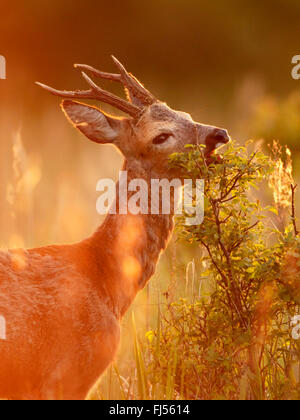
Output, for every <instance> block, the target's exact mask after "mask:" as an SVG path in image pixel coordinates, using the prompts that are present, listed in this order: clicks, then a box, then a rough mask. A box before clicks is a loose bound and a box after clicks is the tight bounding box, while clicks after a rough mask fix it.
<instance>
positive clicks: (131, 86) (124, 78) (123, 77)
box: [75, 56, 156, 106]
mask: <svg viewBox="0 0 300 420" xmlns="http://www.w3.org/2000/svg"><path fill="white" fill-rule="evenodd" d="M112 59H113V61H114V63H115V64H116V66H117V67H118V69H119V70H120V73H121V74H113V73H104V72H102V71H99V70H97V69H94V68H93V67H91V66H87V65H86V64H75V68H79V69H81V70H87V71H90V72H91V73H92V74H93V75H94V76H95V77H100V78H102V79H107V80H113V81H115V82H119V83H122V84H123V85H124V86H125V87H126V88H127V89H128V91H129V93H130V94H131V95H132V96H133V97H134V98H135V99H138V100H139V101H140V102H141V103H142V105H144V106H149V105H152V104H153V103H154V102H156V98H155V97H154V96H153V95H152V93H150V92H149V91H148V90H147V89H146V88H145V87H144V86H143V85H142V84H141V83H140V82H139V81H138V80H137V79H136V78H135V77H134V76H133V75H132V74H131V73H128V71H127V70H126V69H125V67H124V66H123V65H122V64H121V63H120V61H119V60H117V59H116V57H114V56H112Z"/></svg>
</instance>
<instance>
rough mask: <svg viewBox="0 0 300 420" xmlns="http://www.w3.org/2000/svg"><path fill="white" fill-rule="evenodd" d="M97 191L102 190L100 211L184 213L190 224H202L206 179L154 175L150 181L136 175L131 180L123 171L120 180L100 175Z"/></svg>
mask: <svg viewBox="0 0 300 420" xmlns="http://www.w3.org/2000/svg"><path fill="white" fill-rule="evenodd" d="M149 190H150V191H149ZM182 190H183V194H182ZM97 191H98V192H101V195H100V197H99V198H98V200H97V205H96V208H97V212H98V213H99V214H101V215H105V214H107V213H109V214H117V213H118V214H127V213H130V214H134V215H137V214H152V215H158V214H164V215H167V214H175V215H183V214H184V215H185V216H186V217H185V224H186V225H188V226H194V225H201V224H202V222H203V220H204V180H201V179H197V180H196V181H195V182H193V180H191V179H185V180H184V181H181V180H180V179H173V180H168V179H161V180H159V179H152V180H151V183H150V185H149V184H148V183H147V182H146V181H145V180H144V179H138V178H137V179H133V180H131V181H130V182H129V183H128V174H127V172H126V171H121V172H120V174H119V183H118V184H116V182H115V181H113V180H112V179H101V180H100V181H98V184H97ZM117 197H118V200H117ZM117 207H118V208H117Z"/></svg>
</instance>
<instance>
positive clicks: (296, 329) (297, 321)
mask: <svg viewBox="0 0 300 420" xmlns="http://www.w3.org/2000/svg"><path fill="white" fill-rule="evenodd" d="M291 326H292V327H293V329H292V337H293V340H300V315H296V316H294V317H293V318H292V320H291Z"/></svg>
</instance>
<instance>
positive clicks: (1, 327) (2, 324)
mask: <svg viewBox="0 0 300 420" xmlns="http://www.w3.org/2000/svg"><path fill="white" fill-rule="evenodd" d="M0 340H6V319H5V318H4V316H2V315H0Z"/></svg>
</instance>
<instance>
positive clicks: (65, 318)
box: [0, 101, 225, 399]
mask: <svg viewBox="0 0 300 420" xmlns="http://www.w3.org/2000/svg"><path fill="white" fill-rule="evenodd" d="M62 107H63V110H64V112H65V113H66V115H67V117H68V118H69V120H70V121H71V122H72V124H74V125H75V127H77V128H78V129H79V130H80V131H81V132H82V133H83V134H85V135H86V136H87V137H89V138H90V139H91V140H93V141H95V142H97V143H108V142H110V143H113V144H114V145H115V146H116V147H118V148H119V149H120V150H121V152H122V153H123V154H124V156H125V164H124V170H127V171H128V178H129V181H130V179H133V178H142V179H144V180H146V182H147V183H148V185H150V181H151V179H153V178H158V179H162V178H171V177H174V176H175V175H178V174H175V173H174V172H173V171H171V170H170V169H169V167H168V156H169V155H170V154H171V153H173V152H179V151H183V150H184V145H185V144H187V143H189V144H190V143H194V144H196V143H204V144H205V141H206V139H207V138H208V137H209V136H210V135H211V133H213V132H214V131H215V130H216V128H215V127H210V126H205V125H200V124H197V123H195V122H194V121H193V120H192V119H191V117H190V116H189V115H188V114H184V113H181V112H175V111H173V110H171V109H170V108H169V107H167V105H165V104H163V103H160V102H156V103H154V104H153V105H150V106H148V107H145V109H144V111H143V113H142V114H141V117H140V118H139V119H138V120H137V121H135V120H134V119H130V118H123V119H120V118H115V117H111V116H108V115H106V114H105V113H103V112H102V111H101V110H99V109H97V108H93V107H90V106H87V105H83V104H80V103H77V102H73V101H64V102H63V105H62ZM166 131H167V132H168V133H170V134H171V137H170V139H169V140H168V141H167V142H166V143H165V144H161V145H159V146H155V145H154V144H153V143H152V140H153V138H155V137H156V136H157V135H159V134H161V133H164V132H166ZM224 142H225V141H224ZM117 200H118V198H117ZM172 229H173V217H172V215H131V214H128V215H108V216H107V218H106V220H105V221H104V223H103V225H102V226H101V227H100V228H99V230H98V231H97V232H96V233H95V234H94V235H93V236H92V237H90V238H88V239H86V240H84V241H82V242H80V243H78V244H74V245H71V246H50V247H45V248H40V249H33V250H28V251H26V250H11V251H7V252H1V253H0V315H1V316H4V317H5V319H6V322H7V340H6V341H0V360H1V363H0V397H2V398H8V399H84V398H85V397H86V395H87V393H88V391H89V389H90V388H91V387H92V385H93V384H94V383H95V381H96V380H97V379H98V378H99V377H100V376H101V374H102V373H103V372H104V370H105V369H106V368H107V367H108V366H109V364H110V363H111V362H112V360H113V359H114V357H115V354H116V351H117V349H118V344H119V338H120V320H121V319H122V317H123V315H124V314H125V313H126V311H127V309H128V308H129V306H130V305H131V303H132V301H133V300H134V298H135V296H136V294H137V293H138V291H139V290H141V288H143V287H144V286H145V284H146V283H147V281H148V280H149V279H150V278H151V276H152V275H153V273H154V271H155V267H156V265H157V262H158V259H159V256H160V254H161V252H162V251H163V250H164V249H165V247H166V246H167V243H168V239H169V237H170V235H171V232H172Z"/></svg>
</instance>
